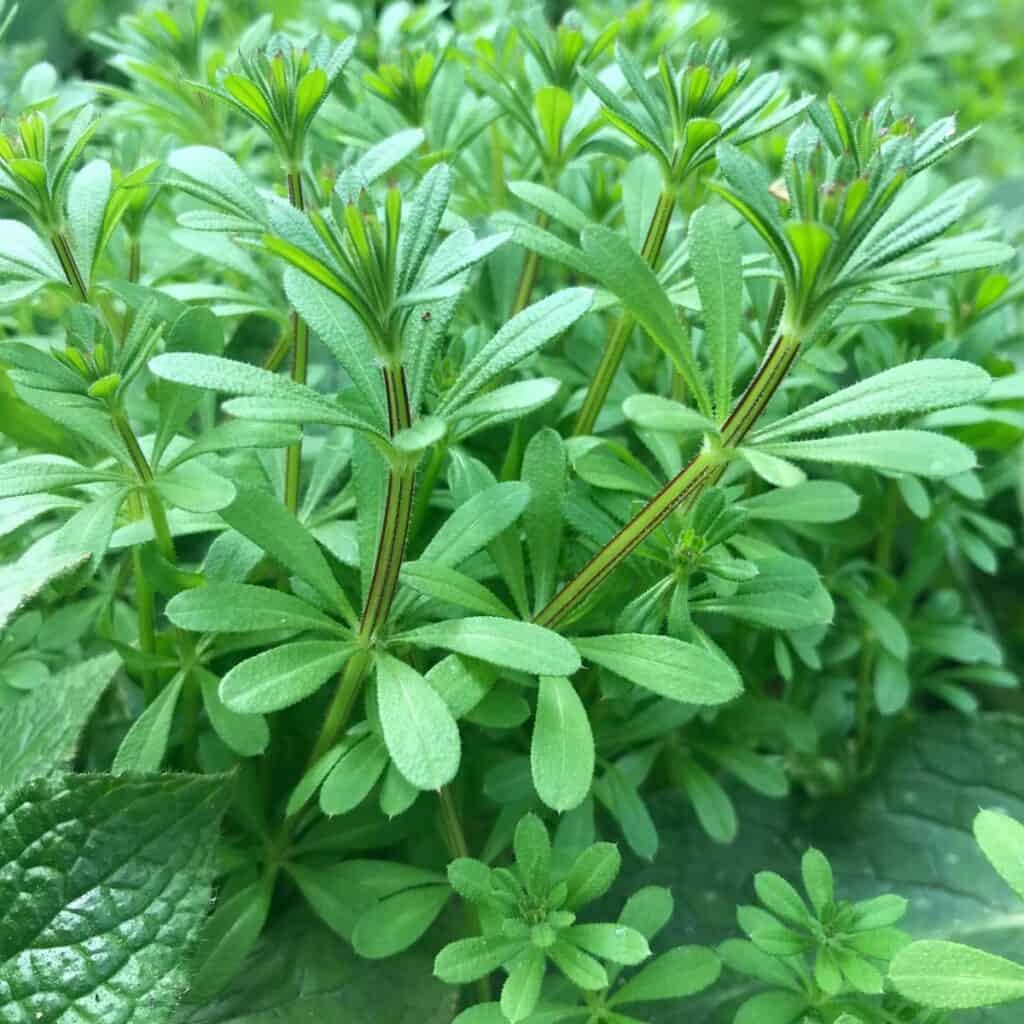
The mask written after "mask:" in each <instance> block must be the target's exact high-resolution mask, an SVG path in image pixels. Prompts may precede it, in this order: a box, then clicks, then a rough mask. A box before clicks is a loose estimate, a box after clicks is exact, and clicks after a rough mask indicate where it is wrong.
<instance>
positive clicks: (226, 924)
mask: <svg viewBox="0 0 1024 1024" xmlns="http://www.w3.org/2000/svg"><path fill="white" fill-rule="evenodd" d="M269 912H270V890H269V888H268V887H267V885H266V884H265V883H264V881H263V880H262V879H261V880H259V881H256V882H254V883H252V884H251V885H247V886H246V887H245V888H243V889H239V890H237V891H235V892H234V893H232V894H231V895H230V896H229V897H228V898H227V899H224V900H221V901H220V903H218V905H217V907H216V909H215V910H214V912H213V914H212V915H211V916H210V917H209V918H208V919H207V921H206V922H205V924H204V926H203V931H202V935H201V938H200V943H199V948H198V949H197V950H196V955H195V962H194V964H193V968H192V971H193V978H192V986H191V994H192V995H193V996H199V997H204V996H205V997H209V996H212V995H215V994H216V993H218V992H220V991H222V990H223V989H224V988H225V987H226V986H227V985H228V984H229V982H230V981H231V980H232V979H233V978H234V977H235V975H236V974H237V973H238V971H239V969H240V968H241V965H242V961H243V960H244V959H245V957H246V956H247V955H248V954H249V953H250V952H252V950H253V949H254V948H255V946H256V943H257V941H258V940H259V937H260V932H262V931H263V926H264V924H266V921H267V915H268V914H269Z"/></svg>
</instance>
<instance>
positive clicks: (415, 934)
mask: <svg viewBox="0 0 1024 1024" xmlns="http://www.w3.org/2000/svg"><path fill="white" fill-rule="evenodd" d="M451 895H452V893H451V889H449V888H448V886H447V885H423V886H419V887H417V888H415V889H407V890H405V891H404V892H398V893H395V894H394V895H392V896H388V897H387V898H386V899H383V900H381V901H380V902H379V903H378V904H376V906H374V907H371V908H370V909H369V910H368V911H367V912H366V913H365V914H363V915H362V916H361V917H360V918H359V921H358V922H357V924H356V927H355V930H354V931H353V933H352V946H353V948H354V949H355V951H356V952H357V953H358V954H359V955H360V956H365V957H367V958H368V959H371V960H383V959H384V958H385V957H390V956H394V955H395V954H396V953H401V952H402V951H403V950H405V949H408V948H409V947H410V946H411V945H412V944H413V943H414V942H416V941H417V940H418V939H419V938H420V936H422V935H423V933H424V932H425V931H426V930H427V929H428V928H429V927H430V926H431V925H432V924H433V923H434V921H436V920H437V917H438V915H439V914H440V913H441V911H442V910H444V907H445V904H446V903H447V902H448V900H450V899H451Z"/></svg>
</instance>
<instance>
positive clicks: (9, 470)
mask: <svg viewBox="0 0 1024 1024" xmlns="http://www.w3.org/2000/svg"><path fill="white" fill-rule="evenodd" d="M100 480H115V481H120V480H121V478H120V477H119V476H117V475H116V474H113V473H108V472H103V471H102V470H95V469H88V468H86V467H85V466H80V465H79V464H78V463H77V462H74V461H73V460H71V459H65V458H63V457H61V456H59V455H29V456H27V457H25V458H22V459H16V460H14V461H13V462H5V463H4V464H3V465H0V498H8V497H16V496H18V495H23V494H38V493H40V492H42V491H54V490H60V489H62V488H64V487H74V486H77V485H78V484H87V483H94V482H96V481H100Z"/></svg>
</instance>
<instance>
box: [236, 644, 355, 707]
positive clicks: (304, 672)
mask: <svg viewBox="0 0 1024 1024" xmlns="http://www.w3.org/2000/svg"><path fill="white" fill-rule="evenodd" d="M355 650H356V646H355V644H343V643H338V642H329V641H325V640H300V641H296V642H295V643H288V644H281V646H280V647H273V648H271V649H270V650H267V651H263V652H262V653H261V654H257V655H255V656H254V657H252V658H248V659H247V660H245V661H242V662H239V663H238V664H237V665H236V666H235V667H234V668H233V669H231V671H230V672H228V674H227V675H226V676H224V678H223V679H222V680H221V682H220V696H221V700H223V701H224V703H225V705H227V707H228V708H230V709H231V710H232V711H237V712H238V713H239V714H245V715H251V714H262V713H265V712H268V711H280V710H281V709H282V708H287V707H290V706H291V705H292V704H297V703H298V702H299V701H300V700H305V698H306V697H308V696H310V695H311V694H313V693H316V691H317V690H319V689H320V687H321V686H323V685H324V683H326V682H327V681H328V679H330V678H331V677H332V676H334V675H336V674H337V673H338V671H339V670H340V669H341V667H342V666H343V665H344V664H345V662H346V661H348V659H349V657H350V656H351V655H352V653H353V652H354V651H355Z"/></svg>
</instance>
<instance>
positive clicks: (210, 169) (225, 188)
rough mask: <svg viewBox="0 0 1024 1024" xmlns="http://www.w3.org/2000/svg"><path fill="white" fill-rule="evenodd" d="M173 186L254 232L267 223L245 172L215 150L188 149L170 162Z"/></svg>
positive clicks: (264, 208) (180, 150)
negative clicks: (237, 220)
mask: <svg viewBox="0 0 1024 1024" xmlns="http://www.w3.org/2000/svg"><path fill="white" fill-rule="evenodd" d="M167 166H168V168H169V169H170V170H171V171H172V172H173V173H172V174H171V175H170V176H169V181H170V184H172V185H174V186H176V187H177V188H180V189H182V190H183V191H185V192H188V193H189V194H190V195H193V196H195V197H196V198H197V199H202V200H203V201H204V202H207V203H210V205H211V206H215V207H217V209H219V210H222V211H223V212H225V213H228V214H230V215H231V216H233V217H238V218H239V219H240V220H241V221H243V222H248V224H250V225H251V226H252V227H253V228H256V227H258V226H259V225H261V224H264V223H265V222H266V220H267V210H266V204H265V203H264V202H263V200H262V199H261V198H260V195H259V193H258V192H257V191H256V187H255V186H254V185H253V183H252V182H251V181H250V180H249V178H248V177H247V176H246V175H245V173H244V172H243V171H242V169H241V168H240V167H239V166H238V164H237V163H235V161H234V160H232V159H231V157H229V156H228V155H227V154H225V153H222V152H221V151H220V150H219V149H214V148H213V147H212V146H186V147H185V148H184V149H176V150H175V151H174V152H173V153H171V155H170V156H169V157H168V158H167Z"/></svg>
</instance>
